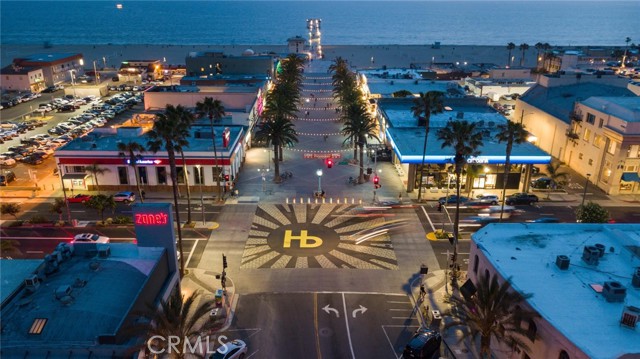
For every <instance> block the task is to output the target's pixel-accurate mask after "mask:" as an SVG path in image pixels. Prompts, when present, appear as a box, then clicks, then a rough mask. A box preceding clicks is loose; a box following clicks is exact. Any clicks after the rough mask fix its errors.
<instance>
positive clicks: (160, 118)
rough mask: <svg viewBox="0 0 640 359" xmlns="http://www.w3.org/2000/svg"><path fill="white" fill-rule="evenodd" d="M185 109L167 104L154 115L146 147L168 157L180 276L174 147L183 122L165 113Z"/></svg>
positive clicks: (181, 272) (180, 229) (179, 143)
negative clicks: (164, 153)
mask: <svg viewBox="0 0 640 359" xmlns="http://www.w3.org/2000/svg"><path fill="white" fill-rule="evenodd" d="M178 108H179V109H181V110H185V109H184V108H183V107H182V106H180V105H178V106H176V107H175V108H174V107H173V105H167V107H166V109H165V113H161V114H159V115H157V116H156V121H155V122H154V125H153V129H152V130H151V131H149V132H148V133H147V136H148V137H149V140H148V143H147V148H148V149H149V151H151V152H153V153H156V152H158V151H160V150H164V151H166V152H167V156H168V157H169V167H170V173H169V174H170V176H171V185H172V186H171V187H172V189H173V204H174V211H175V215H176V222H177V224H178V226H177V227H178V250H179V251H180V276H181V277H182V276H184V251H183V245H182V226H181V224H180V211H179V207H178V176H177V168H176V147H178V148H180V146H181V145H182V141H184V131H185V130H184V128H183V126H184V124H183V123H182V122H181V121H180V119H179V118H178V117H176V116H170V115H167V113H173V112H175V111H176V110H179V109H178Z"/></svg>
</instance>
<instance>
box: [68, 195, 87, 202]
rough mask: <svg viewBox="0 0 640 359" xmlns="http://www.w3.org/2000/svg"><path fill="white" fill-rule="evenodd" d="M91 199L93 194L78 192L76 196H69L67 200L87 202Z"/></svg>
mask: <svg viewBox="0 0 640 359" xmlns="http://www.w3.org/2000/svg"><path fill="white" fill-rule="evenodd" d="M90 199H91V196H89V195H88V194H77V195H75V196H72V197H69V198H67V202H69V203H85V202H87V201H88V200H90Z"/></svg>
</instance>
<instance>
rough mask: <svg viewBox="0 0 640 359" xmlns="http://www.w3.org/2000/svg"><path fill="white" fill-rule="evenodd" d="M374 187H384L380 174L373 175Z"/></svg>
mask: <svg viewBox="0 0 640 359" xmlns="http://www.w3.org/2000/svg"><path fill="white" fill-rule="evenodd" d="M373 187H374V188H375V189H378V188H380V187H382V185H381V184H380V177H378V176H374V177H373Z"/></svg>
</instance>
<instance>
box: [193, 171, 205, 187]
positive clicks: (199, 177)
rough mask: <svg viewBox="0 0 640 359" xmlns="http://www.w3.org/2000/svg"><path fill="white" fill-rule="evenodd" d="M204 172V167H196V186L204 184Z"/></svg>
mask: <svg viewBox="0 0 640 359" xmlns="http://www.w3.org/2000/svg"><path fill="white" fill-rule="evenodd" d="M203 172H204V167H200V168H198V167H196V172H195V176H194V178H195V181H194V184H204V176H203Z"/></svg>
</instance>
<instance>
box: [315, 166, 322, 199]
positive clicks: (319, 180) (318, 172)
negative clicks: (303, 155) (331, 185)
mask: <svg viewBox="0 0 640 359" xmlns="http://www.w3.org/2000/svg"><path fill="white" fill-rule="evenodd" d="M316 176H318V195H320V194H321V193H322V170H321V169H318V170H317V171H316Z"/></svg>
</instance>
